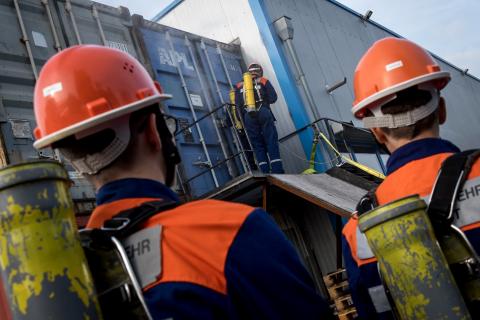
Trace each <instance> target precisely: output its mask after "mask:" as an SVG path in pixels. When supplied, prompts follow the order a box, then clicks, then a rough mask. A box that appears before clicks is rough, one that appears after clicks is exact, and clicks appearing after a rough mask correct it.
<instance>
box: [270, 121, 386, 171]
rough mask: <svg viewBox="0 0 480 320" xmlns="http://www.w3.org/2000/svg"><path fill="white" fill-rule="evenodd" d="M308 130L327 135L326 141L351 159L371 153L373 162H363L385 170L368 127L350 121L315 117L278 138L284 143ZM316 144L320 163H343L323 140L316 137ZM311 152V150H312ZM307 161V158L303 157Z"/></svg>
mask: <svg viewBox="0 0 480 320" xmlns="http://www.w3.org/2000/svg"><path fill="white" fill-rule="evenodd" d="M307 130H310V131H312V134H313V136H314V140H315V137H316V136H317V135H316V133H317V132H322V133H323V134H324V136H326V137H327V139H328V141H329V142H330V143H331V144H332V145H333V147H334V148H335V149H336V150H337V151H338V152H340V153H341V154H343V155H347V156H348V157H349V158H350V159H351V160H353V161H358V162H362V160H361V159H359V158H360V157H361V156H363V155H372V156H374V157H375V159H376V161H375V162H370V163H365V164H366V165H371V166H373V167H376V168H378V169H380V171H382V172H383V173H385V172H386V168H385V164H384V160H383V158H382V155H384V154H385V153H384V152H383V151H382V150H381V149H380V148H379V146H378V144H377V143H376V141H375V138H374V137H373V135H372V133H371V132H370V131H369V130H368V129H364V128H359V127H356V126H354V125H353V123H350V122H343V121H338V120H335V119H331V118H320V119H317V120H315V121H313V122H311V123H309V124H307V125H305V126H303V127H302V128H299V129H298V130H295V131H293V132H291V133H289V134H287V135H285V136H283V137H281V138H280V139H279V142H280V143H281V144H282V143H285V142H286V141H288V140H289V139H291V138H293V137H295V136H298V135H299V134H301V133H303V132H305V131H307ZM317 140H319V141H318V145H317V146H316V148H317V150H316V151H317V152H318V151H320V152H322V151H323V152H322V153H323V155H324V157H325V156H326V157H327V158H328V159H325V161H324V162H322V164H324V165H325V164H326V165H328V166H329V167H333V166H338V165H341V164H343V162H344V161H343V160H342V159H341V158H340V157H339V156H338V155H337V154H336V152H335V151H334V150H332V149H331V147H330V146H329V145H327V143H326V142H325V141H322V140H321V139H318V138H317ZM312 152H313V150H312ZM305 160H306V161H308V159H305Z"/></svg>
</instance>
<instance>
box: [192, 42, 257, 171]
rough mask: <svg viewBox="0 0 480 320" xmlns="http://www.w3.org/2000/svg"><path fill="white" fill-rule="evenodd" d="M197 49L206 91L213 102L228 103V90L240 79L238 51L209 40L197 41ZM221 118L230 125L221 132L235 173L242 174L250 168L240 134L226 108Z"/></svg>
mask: <svg viewBox="0 0 480 320" xmlns="http://www.w3.org/2000/svg"><path fill="white" fill-rule="evenodd" d="M197 50H198V54H199V56H200V61H201V63H202V66H203V67H204V68H205V74H206V79H207V82H208V88H209V93H210V95H211V96H212V97H213V103H214V105H215V106H222V105H225V104H228V103H230V98H229V92H230V89H233V88H234V86H235V84H236V83H238V82H239V81H240V80H241V79H242V58H241V55H240V53H239V52H238V53H237V52H232V51H230V50H225V49H223V48H222V45H220V44H218V43H216V42H213V41H209V40H201V41H198V42H197ZM222 117H223V118H224V119H225V120H224V121H225V123H227V124H229V125H226V126H223V127H222V134H223V135H224V136H226V137H227V139H226V140H227V141H228V148H229V150H230V154H232V155H234V158H233V161H235V164H236V166H237V167H238V168H239V171H238V173H237V175H241V174H243V173H245V172H246V171H248V170H249V169H248V165H247V163H246V162H247V160H246V158H245V157H244V155H243V154H242V148H243V147H244V146H242V143H241V142H240V136H239V135H238V133H236V132H235V129H234V127H233V126H231V125H230V123H231V120H230V116H229V115H228V113H227V112H226V108H224V109H223V114H222ZM244 144H245V142H244Z"/></svg>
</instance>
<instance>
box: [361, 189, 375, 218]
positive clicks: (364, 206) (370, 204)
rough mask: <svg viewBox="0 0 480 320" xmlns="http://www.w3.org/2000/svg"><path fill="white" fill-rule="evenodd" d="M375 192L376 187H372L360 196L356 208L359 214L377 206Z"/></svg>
mask: <svg viewBox="0 0 480 320" xmlns="http://www.w3.org/2000/svg"><path fill="white" fill-rule="evenodd" d="M376 192H377V187H374V188H372V189H370V191H368V192H367V194H365V195H364V196H363V197H362V199H360V201H359V202H358V204H357V208H356V210H357V214H358V215H359V216H360V215H362V214H364V213H366V212H368V211H370V210H373V209H375V208H376V207H378V200H377V195H376V194H375V193H376Z"/></svg>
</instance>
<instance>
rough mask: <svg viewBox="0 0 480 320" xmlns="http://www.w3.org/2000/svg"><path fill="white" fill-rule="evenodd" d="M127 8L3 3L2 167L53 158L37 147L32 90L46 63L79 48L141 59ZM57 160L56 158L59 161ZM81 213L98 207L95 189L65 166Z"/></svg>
mask: <svg viewBox="0 0 480 320" xmlns="http://www.w3.org/2000/svg"><path fill="white" fill-rule="evenodd" d="M129 21H130V14H129V12H128V10H127V9H126V8H112V7H108V6H104V5H101V4H98V3H93V2H91V1H81V0H75V1H60V0H58V1H34V0H15V1H7V0H2V1H0V39H1V42H0V44H1V45H0V129H1V145H0V147H1V150H0V161H1V165H2V166H5V165H8V164H14V163H18V162H23V161H29V160H35V159H42V158H55V155H54V152H53V151H52V150H51V149H44V150H40V151H39V150H36V149H35V148H33V145H32V144H33V129H34V128H35V126H36V124H35V117H34V114H33V89H34V86H35V81H36V79H37V78H38V74H39V72H40V70H41V68H42V66H43V65H44V64H45V62H46V61H47V60H48V59H49V58H50V57H51V56H53V55H54V54H55V53H57V52H59V51H60V50H62V49H64V48H66V47H68V46H72V45H76V44H79V43H92V44H100V45H107V46H110V47H114V48H117V49H120V50H123V51H126V52H128V53H130V54H132V55H133V56H134V57H137V58H138V54H137V52H136V50H135V45H134V43H133V40H132V38H131V35H130V29H129V26H131V23H130V22H129ZM57 158H58V157H57ZM65 167H66V169H67V170H68V172H69V176H70V178H71V179H72V182H73V184H72V188H71V193H72V197H73V199H74V201H75V205H76V209H77V212H88V211H90V210H91V209H92V208H93V206H94V198H95V192H94V189H93V187H92V186H91V185H90V184H89V183H88V181H87V180H86V179H85V178H83V177H82V176H80V175H78V174H77V173H76V172H75V171H74V170H73V168H72V167H71V166H70V165H68V164H66V163H65Z"/></svg>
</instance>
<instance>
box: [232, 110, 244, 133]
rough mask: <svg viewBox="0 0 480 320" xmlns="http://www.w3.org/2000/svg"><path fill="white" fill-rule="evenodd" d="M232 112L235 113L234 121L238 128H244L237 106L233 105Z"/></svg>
mask: <svg viewBox="0 0 480 320" xmlns="http://www.w3.org/2000/svg"><path fill="white" fill-rule="evenodd" d="M232 114H233V122H235V128H237V130H240V129H243V126H242V122H240V120H239V119H238V117H237V107H236V106H235V105H232Z"/></svg>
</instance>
